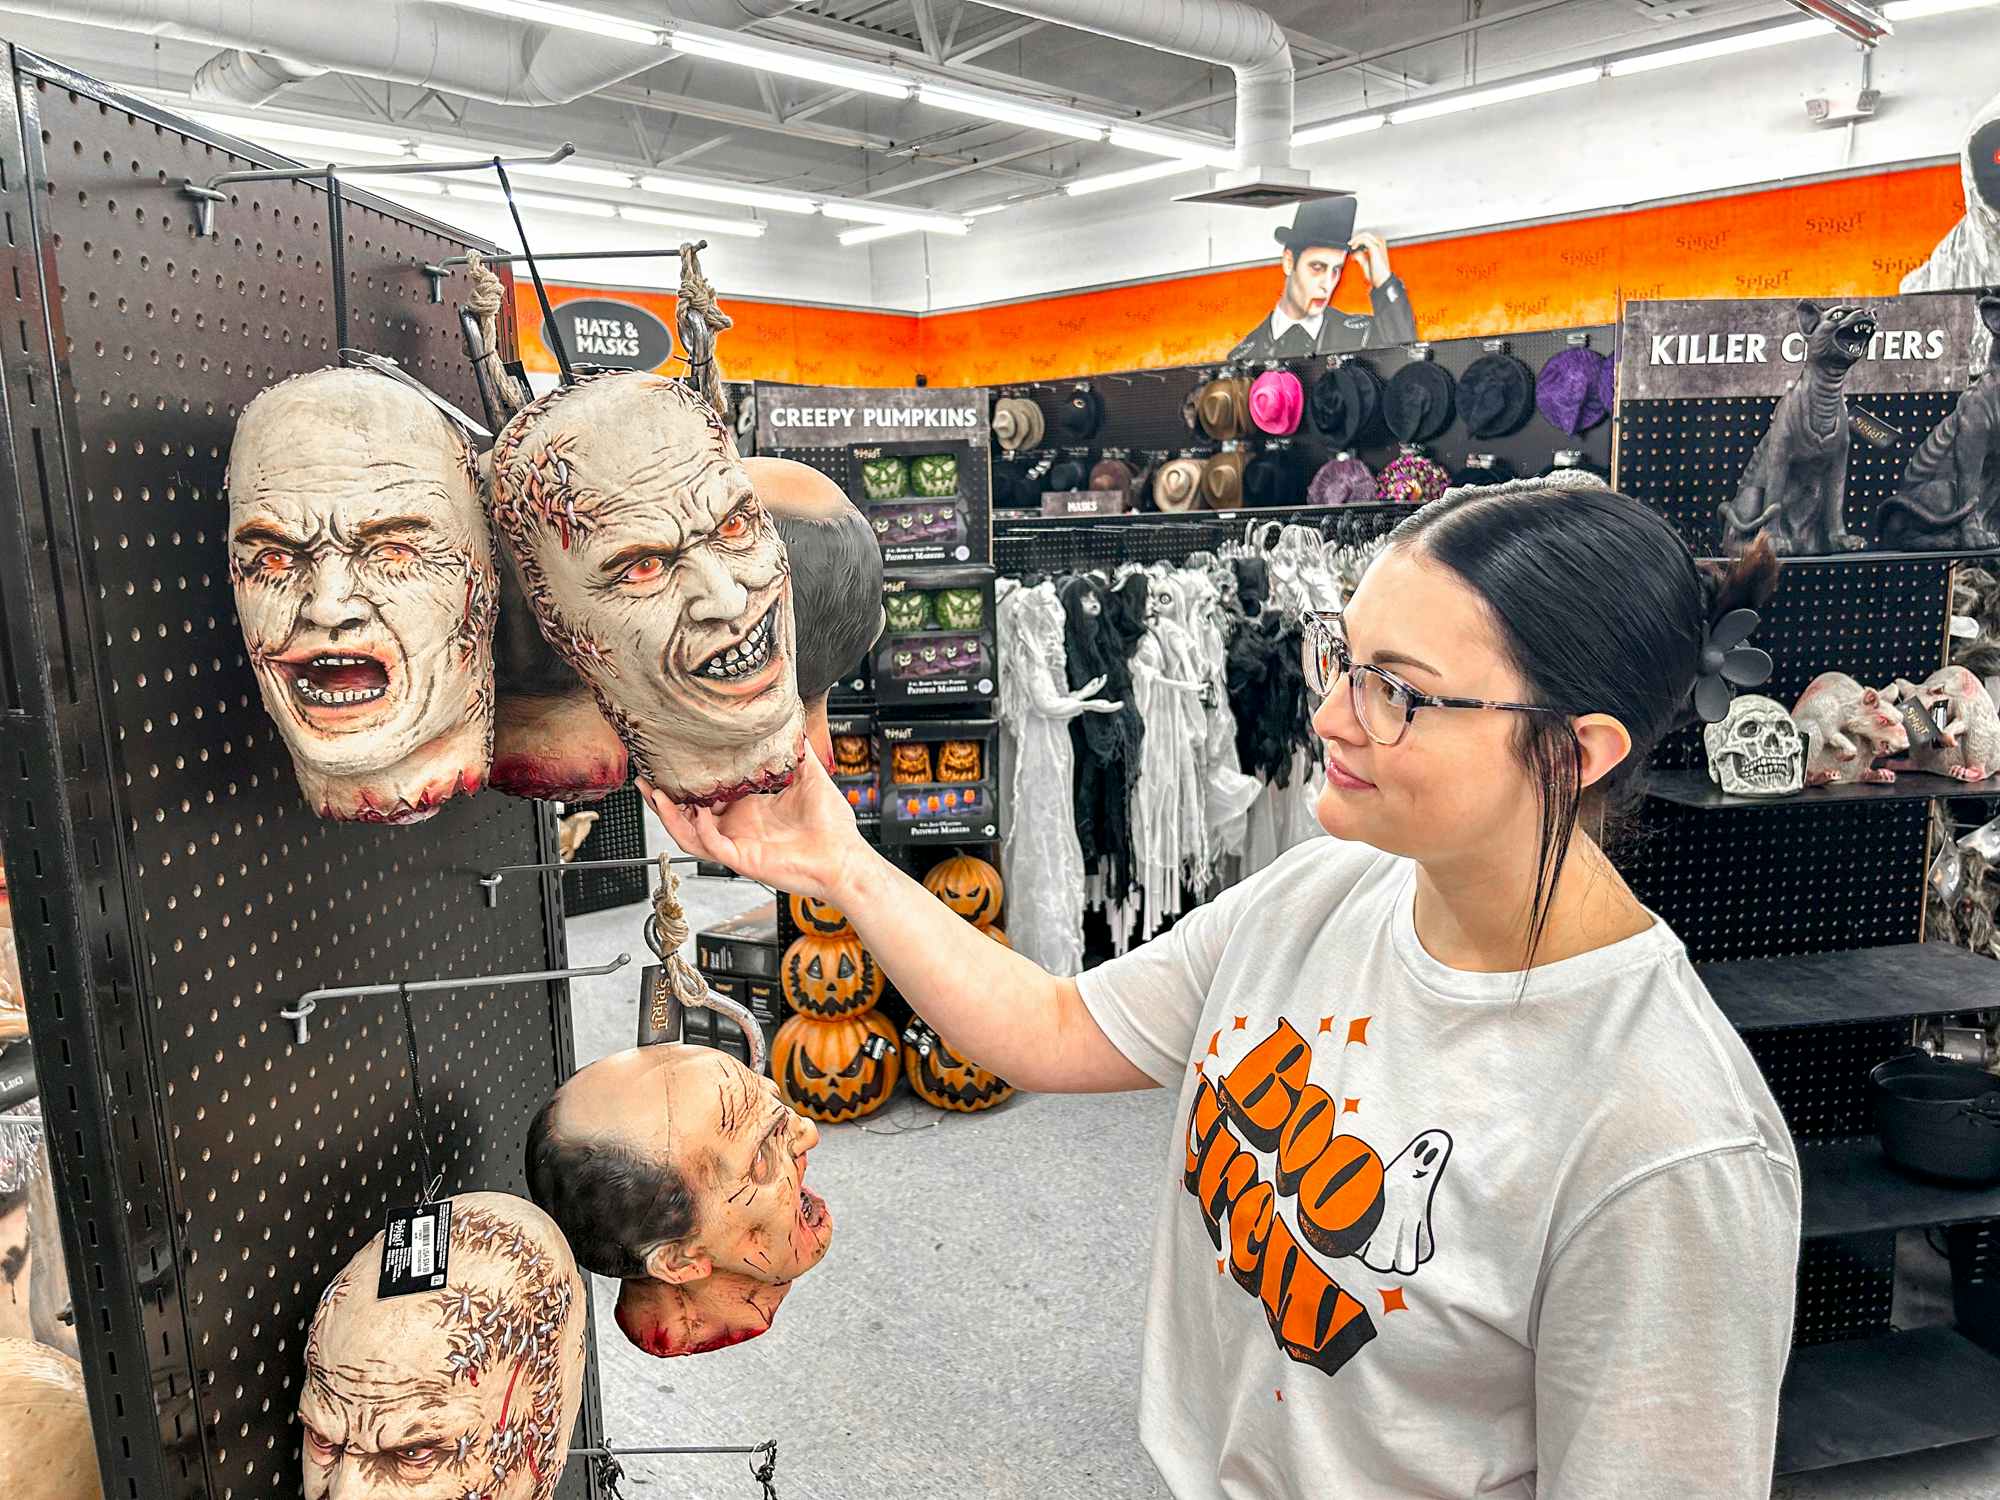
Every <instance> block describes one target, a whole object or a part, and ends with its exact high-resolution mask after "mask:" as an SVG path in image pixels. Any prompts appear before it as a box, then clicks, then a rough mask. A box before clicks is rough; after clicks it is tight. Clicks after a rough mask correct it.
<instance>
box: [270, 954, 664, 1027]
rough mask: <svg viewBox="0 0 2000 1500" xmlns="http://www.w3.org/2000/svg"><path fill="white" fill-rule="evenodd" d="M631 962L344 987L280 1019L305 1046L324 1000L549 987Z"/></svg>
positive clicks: (317, 994)
mask: <svg viewBox="0 0 2000 1500" xmlns="http://www.w3.org/2000/svg"><path fill="white" fill-rule="evenodd" d="M630 962H632V955H631V954H629V953H621V954H619V955H618V956H617V957H616V958H614V959H612V960H611V962H610V963H608V964H599V965H598V966H596V967H595V968H580V969H538V970H536V971H535V972H533V973H530V974H479V975H474V976H472V977H471V978H468V979H414V980H411V981H409V982H407V983H403V984H343V985H334V986H331V987H330V988H327V989H318V990H307V991H306V993H305V994H303V995H301V996H299V999H298V1004H297V1005H295V1006H294V1007H292V1008H291V1009H289V1010H281V1011H279V1012H278V1014H279V1015H281V1016H283V1017H284V1018H285V1019H286V1020H287V1021H290V1022H291V1023H292V1026H293V1028H294V1031H295V1034H296V1036H297V1039H298V1041H299V1042H300V1043H301V1044H303V1043H305V1042H308V1041H310V1040H311V1039H312V1033H311V1031H310V1030H309V1029H308V1025H307V1023H308V1022H309V1021H310V1020H311V1017H312V1014H313V1012H314V1011H316V1010H318V1009H319V1002H320V1001H322V1000H338V999H346V998H356V999H358V998H360V997H362V996H365V995H398V994H404V993H408V994H412V995H417V994H423V993H426V992H429V991H433V990H470V989H482V988H485V987H486V986H489V985H499V984H546V983H548V982H549V981H550V980H554V979H582V978H586V977H588V976H590V975H594V974H613V973H616V972H617V971H618V970H620V969H622V968H624V967H625V965H627V964H629V963H630Z"/></svg>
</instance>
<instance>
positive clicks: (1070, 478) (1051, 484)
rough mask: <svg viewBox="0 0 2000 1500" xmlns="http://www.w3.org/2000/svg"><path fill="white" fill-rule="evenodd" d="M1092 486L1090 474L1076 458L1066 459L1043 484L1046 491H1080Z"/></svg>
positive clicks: (1052, 470)
mask: <svg viewBox="0 0 2000 1500" xmlns="http://www.w3.org/2000/svg"><path fill="white" fill-rule="evenodd" d="M1089 484H1090V473H1089V471H1088V470H1087V469H1085V468H1084V466H1083V464H1082V463H1081V462H1080V461H1079V460H1077V459H1074V458H1066V459H1064V460H1063V461H1062V462H1061V463H1059V464H1057V465H1056V466H1055V467H1054V468H1053V469H1051V470H1049V477H1048V479H1047V481H1046V482H1045V483H1044V484H1043V486H1042V488H1043V489H1045V490H1080V489H1085V488H1087V487H1088V486H1089Z"/></svg>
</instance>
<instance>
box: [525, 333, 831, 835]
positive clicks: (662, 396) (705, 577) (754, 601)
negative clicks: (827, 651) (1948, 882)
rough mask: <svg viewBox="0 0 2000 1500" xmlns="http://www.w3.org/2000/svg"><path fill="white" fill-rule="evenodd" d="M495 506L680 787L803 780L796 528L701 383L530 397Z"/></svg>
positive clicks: (591, 670)
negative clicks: (751, 469)
mask: <svg viewBox="0 0 2000 1500" xmlns="http://www.w3.org/2000/svg"><path fill="white" fill-rule="evenodd" d="M493 516H494V521H495V523H496V525H497V526H498V528H499V531H500V534H501V536H502V537H503V538H505V540H506V542H507V544H508V547H509V549H510V550H511V551H512V553H513V556H514V560H515V562H516V563H517V564H518V565H519V566H520V569H521V576H522V579H523V581H524V582H525V583H526V585H527V591H528V601H529V604H530V605H531V606H532V608H533V610H534V613H535V617H536V619H537V621H538V622H539V623H540V625H541V629H542V634H543V635H544V636H545V637H547V639H548V641H549V644H550V645H552V646H553V647H555V649H556V650H557V652H559V653H560V654H561V655H562V657H563V658H564V660H566V661H567V662H568V663H569V664H570V666H571V667H573V668H574V669H575V670H576V671H577V673H578V674H579V675H580V676H581V677H582V678H583V679H584V681H586V682H587V683H589V684H590V687H591V689H592V691H593V692H594V693H595V694H596V695H597V700H598V706H599V707H600V708H601V709H602V710H603V712H604V716H605V717H606V718H607V719H609V720H610V721H611V723H612V725H613V726H614V727H615V728H616V729H617V731H618V735H619V738H620V739H621V740H623V741H624V743H625V746H626V748H627V749H628V750H629V751H630V752H631V755H632V760H633V768H634V769H635V770H636V771H637V772H638V773H639V774H641V775H643V776H645V777H647V778H648V779H649V780H651V781H652V783H653V784H654V785H655V786H657V787H658V788H660V789H661V790H662V791H664V792H666V794H667V795H668V796H669V797H671V798H673V799H674V800H675V801H676V802H680V803H683V804H706V805H717V804H722V803H727V802H730V801H733V800H735V799H736V798H739V797H742V796H744V795H747V794H749V793H752V792H764V791H776V790H779V789H780V788H782V787H785V786H787V785H789V784H790V782H791V779H792V774H793V771H794V769H795V767H796V766H797V764H798V754H799V746H800V744H801V736H802V732H803V729H804V723H805V709H804V706H803V705H802V704H801V703H800V701H799V694H798V688H797V684H796V679H795V676H794V660H795V652H796V642H795V635H794V627H793V619H792V591H791V577H790V572H789V567H788V564H787V562H786V558H785V548H784V543H783V542H782V541H780V540H779V536H778V530H777V526H776V525H775V523H774V522H773V521H772V519H771V515H770V512H769V510H768V509H766V507H765V506H764V504H763V503H762V502H761V501H760V500H759V499H758V498H757V493H756V491H755V489H754V488H753V486H752V484H751V480H750V476H749V475H748V474H747V473H746V472H745V470H744V468H743V465H742V462H741V461H740V460H739V459H738V457H737V455H736V443H735V440H734V438H733V437H732V436H731V434H730V432H729V430H728V429H727V428H726V427H725V426H724V425H723V423H722V421H721V419H720V418H719V417H718V416H717V415H716V414H715V412H714V411H712V410H711V409H710V408H709V407H708V406H707V405H706V404H705V403H704V402H703V401H702V400H701V399H700V397H698V396H696V395H695V394H694V393H693V392H692V391H690V390H689V389H688V388H687V387H686V386H684V385H681V384H679V383H678V382H676V381H671V380H664V379H662V378H660V377H659V376H657V375H649V374H646V373H644V372H641V371H636V370H618V371H613V372H610V373H608V374H602V375H590V376H585V377H583V378H582V379H579V380H578V381H576V382H575V383H574V384H572V385H568V386H563V387H560V388H558V389H557V390H555V391H552V392H550V393H549V394H548V395H546V396H543V397H541V398H540V399H539V400H537V401H534V402H532V403H531V404H530V405H528V406H527V407H526V408H524V409H523V410H522V411H521V412H520V413H519V414H518V415H517V416H516V417H515V418H514V419H513V420H512V421H511V422H509V423H508V424H507V426H506V427H505V428H504V429H503V430H502V431H501V433H500V437H499V439H498V441H497V442H496V443H495V444H494V448H493Z"/></svg>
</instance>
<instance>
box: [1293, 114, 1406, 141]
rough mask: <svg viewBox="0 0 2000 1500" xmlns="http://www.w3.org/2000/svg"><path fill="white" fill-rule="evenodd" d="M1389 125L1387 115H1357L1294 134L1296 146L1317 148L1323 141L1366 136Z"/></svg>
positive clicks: (1312, 126)
mask: <svg viewBox="0 0 2000 1500" xmlns="http://www.w3.org/2000/svg"><path fill="white" fill-rule="evenodd" d="M1388 123H1389V117H1388V116H1387V115H1385V114H1379V113H1378V114H1372V115H1355V116H1354V117H1353V118H1352V119H1347V120H1328V121H1327V122H1326V123H1325V124H1324V125H1308V126H1306V128H1305V129H1304V130H1295V131H1293V132H1292V144H1293V145H1294V146H1317V145H1318V144H1319V143H1320V142H1321V141H1337V140H1339V139H1341V138H1342V137H1343V136H1350V135H1366V134H1367V133H1368V132H1369V131H1371V130H1380V129H1381V128H1382V127H1383V126H1384V125H1387V124H1388Z"/></svg>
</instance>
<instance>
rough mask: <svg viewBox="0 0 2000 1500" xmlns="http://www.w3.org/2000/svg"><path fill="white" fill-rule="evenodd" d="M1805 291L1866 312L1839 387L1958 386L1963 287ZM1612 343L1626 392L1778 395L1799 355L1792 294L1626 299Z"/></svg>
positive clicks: (1962, 360) (1965, 370) (1793, 375)
mask: <svg viewBox="0 0 2000 1500" xmlns="http://www.w3.org/2000/svg"><path fill="white" fill-rule="evenodd" d="M1814 300H1815V301H1816V302H1817V303H1818V305H1819V306H1820V307H1822V308H1827V307H1834V306H1845V307H1854V306H1857V305H1858V306H1863V307H1867V308H1869V309H1871V310H1872V311H1873V312H1874V314H1875V336H1874V338H1872V339H1870V340H1869V343H1868V352H1867V354H1866V355H1864V356H1863V357H1862V359H1861V361H1860V362H1859V363H1858V364H1856V365H1855V366H1854V368H1853V370H1852V371H1850V372H1849V374H1848V376H1847V380H1846V383H1845V389H1846V391H1847V393H1848V394H1849V395H1851V396H1863V395H1877V394H1882V393H1885V392H1892V391H1955V390H1963V389H1964V388H1965V384H1966V379H1967V376H1968V374H1969V372H1970V360H1971V353H1970V350H1971V344H1972V329H1973V322H1974V316H1975V315H1974V311H1973V301H1972V298H1971V297H1970V296H1969V295H1966V294H1963V293H1950V292H1944V293H1919V294H1917V295H1914V296H1908V297H1871V298H1866V299H1853V298H1838V297H1822V298H1815V299H1814ZM1618 347H1619V364H1620V369H1619V372H1618V375H1619V389H1620V395H1621V397H1622V399H1624V400H1627V401H1657V400H1670V399H1675V398H1682V397H1701V396H1776V395H1781V394H1782V393H1783V392H1784V391H1785V389H1786V388H1787V387H1789V386H1790V385H1791V383H1792V382H1793V381H1794V380H1795V379H1797V378H1798V374H1799V370H1800V369H1801V367H1802V366H1803V365H1804V362H1805V358H1806V336H1805V334H1804V333H1803V332H1801V331H1800V327H1799V304H1798V299H1796V298H1769V299H1762V298H1760V299H1757V300H1753V301H1731V302H1628V303H1627V304H1626V305H1625V329H1624V335H1623V337H1622V338H1621V339H1620V341H1619V346H1618Z"/></svg>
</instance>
